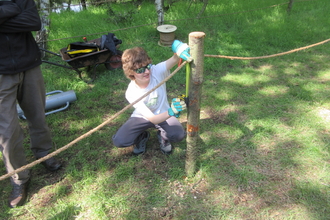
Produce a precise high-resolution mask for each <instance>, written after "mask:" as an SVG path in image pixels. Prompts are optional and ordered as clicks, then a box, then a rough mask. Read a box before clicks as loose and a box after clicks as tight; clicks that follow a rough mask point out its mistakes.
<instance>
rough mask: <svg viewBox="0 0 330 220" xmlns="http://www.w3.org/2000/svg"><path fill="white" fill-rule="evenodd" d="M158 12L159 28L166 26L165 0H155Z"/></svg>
mask: <svg viewBox="0 0 330 220" xmlns="http://www.w3.org/2000/svg"><path fill="white" fill-rule="evenodd" d="M155 5H156V12H157V14H158V26H159V25H163V24H164V0H155Z"/></svg>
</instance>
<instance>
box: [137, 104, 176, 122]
mask: <svg viewBox="0 0 330 220" xmlns="http://www.w3.org/2000/svg"><path fill="white" fill-rule="evenodd" d="M134 107H135V109H136V110H137V111H138V112H139V113H140V114H141V115H143V117H145V118H146V119H148V120H149V121H150V122H151V123H153V124H155V125H156V124H159V123H161V122H163V121H166V120H167V119H168V118H169V117H171V116H170V115H169V114H168V112H163V113H161V114H158V115H155V114H154V113H153V112H152V111H151V110H150V109H149V108H148V107H147V106H146V105H145V104H144V103H143V102H139V103H137V104H135V105H134Z"/></svg>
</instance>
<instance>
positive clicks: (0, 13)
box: [0, 0, 41, 74]
mask: <svg viewBox="0 0 330 220" xmlns="http://www.w3.org/2000/svg"><path fill="white" fill-rule="evenodd" d="M40 28H41V21H40V16H39V14H38V10H37V8H36V5H35V3H34V0H0V74H15V73H19V72H23V71H26V70H29V69H32V68H34V67H36V66H38V65H40V64H41V59H40V50H39V47H38V45H37V43H36V42H35V40H34V37H33V35H32V33H31V31H38V30H40Z"/></svg>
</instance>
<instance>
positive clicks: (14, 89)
mask: <svg viewBox="0 0 330 220" xmlns="http://www.w3.org/2000/svg"><path fill="white" fill-rule="evenodd" d="M17 102H18V103H19V105H20V107H21V108H22V110H23V112H24V115H25V117H26V119H27V121H28V127H29V133H30V140H31V150H32V152H33V154H34V156H35V157H36V158H40V157H44V156H46V155H47V154H48V152H49V150H50V149H51V148H52V140H51V135H50V131H49V128H48V126H47V124H46V119H45V87H44V80H43V76H42V73H41V70H40V67H39V66H38V67H35V68H33V69H30V70H28V71H25V72H21V73H17V74H13V75H0V150H1V152H2V156H3V161H4V164H5V166H6V169H7V171H8V172H12V171H14V170H15V169H18V168H20V167H22V166H24V165H26V164H27V161H26V157H25V153H24V149H23V139H24V132H23V130H22V128H21V126H20V124H19V119H18V115H17V107H16V104H17ZM29 177H30V174H29V170H25V171H22V172H20V173H18V174H15V175H13V176H12V177H11V181H12V182H14V183H16V184H22V183H25V182H26V181H27V180H28V179H29Z"/></svg>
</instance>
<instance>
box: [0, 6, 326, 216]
mask: <svg viewBox="0 0 330 220" xmlns="http://www.w3.org/2000/svg"><path fill="white" fill-rule="evenodd" d="M281 3H283V2H281V1H279V0H270V1H262V2H260V1H256V0H251V1H227V0H225V1H221V2H218V1H215V0H212V1H209V5H208V6H207V9H206V11H205V12H204V14H203V16H202V17H201V18H199V19H195V17H194V16H195V15H197V14H198V12H199V10H200V9H201V7H202V4H201V3H197V2H196V3H194V4H192V5H191V7H190V8H189V10H188V6H189V3H188V2H187V1H180V2H177V3H174V5H173V6H172V7H170V9H169V10H168V11H167V13H166V15H165V19H166V20H172V21H170V22H167V23H170V24H173V25H176V26H177V27H178V29H177V31H176V38H178V39H180V40H182V41H184V42H188V34H189V33H190V32H193V31H203V32H205V33H206V37H205V43H204V46H205V54H213V55H218V54H220V55H228V56H248V57H249V56H251V57H254V56H263V55H270V54H275V53H280V52H284V51H288V50H292V49H295V48H299V47H303V46H307V45H310V44H314V43H317V42H320V41H323V40H325V39H328V38H329V30H328V27H329V25H330V21H329V19H328V12H329V7H330V6H329V4H328V2H327V0H319V1H300V2H299V1H295V3H294V5H293V9H292V11H291V13H290V15H288V14H287V12H286V7H287V5H286V4H281ZM278 4H281V5H278ZM273 5H277V6H274V7H268V6H273ZM111 7H112V8H113V10H114V11H115V12H118V13H124V12H125V11H127V10H131V9H136V10H137V13H134V14H133V15H132V16H133V18H132V20H130V21H127V22H123V23H120V22H117V23H113V22H111V19H109V15H108V14H107V10H106V7H105V6H104V7H98V8H92V7H90V8H89V9H88V10H87V11H83V12H78V13H74V12H64V13H61V14H51V19H52V22H51V32H50V36H49V37H50V40H53V41H50V42H49V49H50V50H51V51H59V50H60V49H61V48H63V47H65V46H66V45H67V44H69V43H70V42H75V41H81V38H82V37H81V36H87V37H88V39H94V38H99V37H100V36H101V35H102V34H104V33H107V32H113V33H115V34H116V36H117V37H118V38H119V39H122V40H123V44H122V45H121V48H120V49H121V50H124V49H126V48H131V47H133V46H142V47H144V48H145V49H146V50H147V51H148V52H149V55H150V56H151V57H152V59H153V62H154V63H157V62H160V61H162V60H164V59H166V58H168V57H170V56H171V55H172V52H171V50H170V48H167V47H160V46H158V41H159V33H157V31H156V24H155V23H156V22H157V18H156V14H155V12H154V4H152V3H148V2H145V3H143V4H142V5H140V6H139V7H136V8H135V7H134V6H133V4H131V3H126V4H114V3H112V4H111ZM252 9H260V10H252ZM238 12H240V13H238ZM243 12H244V13H243ZM95 24H96V25H95ZM144 24H148V25H145V26H140V25H144ZM136 26H139V27H136ZM129 27H133V28H129ZM58 39H60V40H58ZM329 51H330V47H329V44H324V45H321V46H317V47H314V48H311V49H308V50H304V51H300V52H297V53H293V54H289V55H285V56H279V57H275V58H270V59H261V60H229V59H218V58H207V57H205V59H204V62H205V63H204V82H203V91H202V103H201V120H200V130H199V136H200V138H199V140H198V158H197V161H196V164H197V170H196V173H195V175H194V176H192V177H187V176H186V173H185V153H186V151H185V149H186V141H183V142H181V143H175V144H174V146H175V150H174V152H173V154H172V155H171V156H169V157H166V156H164V155H163V154H161V152H160V150H159V146H158V141H157V137H156V132H155V131H153V130H151V139H150V140H149V142H148V151H147V152H146V154H145V155H143V156H139V157H132V156H131V151H132V149H131V148H128V149H117V148H116V147H114V146H113V144H112V141H111V137H112V135H113V134H114V133H115V132H116V130H117V129H118V128H119V127H120V125H121V124H123V123H124V122H125V121H126V120H127V118H128V117H129V116H130V113H131V112H132V110H129V111H127V112H125V113H124V114H122V115H120V116H119V117H118V118H117V119H115V120H114V121H112V122H110V123H109V124H108V125H106V126H104V127H103V128H102V129H100V130H99V131H97V132H95V133H93V134H92V135H90V136H88V137H87V138H85V139H83V140H82V141H80V142H78V143H77V144H75V145H73V146H72V147H71V148H69V149H68V150H66V151H65V152H63V153H61V154H59V155H58V158H59V159H60V160H61V161H63V168H62V169H61V170H60V171H58V172H55V173H48V172H47V171H45V170H44V169H43V167H42V166H41V165H37V166H35V167H33V168H32V183H31V186H30V191H29V197H28V201H27V203H26V204H25V205H24V206H22V207H19V208H16V209H9V208H7V205H6V201H7V197H8V195H9V193H10V190H11V187H10V183H9V181H2V182H1V183H0V190H1V192H2V194H1V195H0V197H1V199H0V206H1V210H3V211H2V212H1V213H0V219H226V220H227V219H285V220H286V219H297V220H298V219H299V220H300V219H315V220H321V219H324V220H326V219H329V216H330V212H329V210H330V209H329V208H330V204H329V202H330V193H329V184H330V178H329V175H328V174H329V168H330V167H329V161H330V156H329V141H330V138H329V134H330V132H329V131H330V126H329V120H330V110H329V109H330V102H329V98H328V94H329V88H330V86H329V84H330V81H329V80H330V64H329V62H328V61H329V58H330V57H329ZM48 59H49V60H52V61H57V60H58V58H57V57H52V56H50V57H48ZM42 69H43V73H44V77H45V83H46V88H47V91H53V90H63V91H67V90H74V91H75V93H76V95H77V101H76V102H74V103H72V104H71V105H70V107H69V109H68V110H66V111H63V112H59V113H55V114H51V115H48V116H47V121H48V123H49V126H50V128H51V131H52V135H53V142H54V150H55V149H58V148H60V147H62V146H64V145H66V144H68V143H69V142H71V141H72V140H74V139H76V138H77V137H79V136H80V135H82V134H84V133H86V132H88V131H90V130H91V129H93V128H95V127H96V126H98V125H99V124H101V123H102V122H104V121H105V120H106V119H108V118H109V117H111V116H112V115H113V114H115V113H116V112H118V111H119V110H121V109H122V108H124V107H125V106H126V105H127V101H126V100H125V98H124V93H125V90H126V87H127V84H128V80H127V79H126V78H125V77H124V75H123V73H122V70H114V71H109V70H107V69H106V68H105V67H104V66H103V65H100V66H99V67H97V79H96V80H95V81H94V82H93V83H90V84H86V83H85V82H83V81H82V80H80V79H79V78H78V76H77V74H76V73H75V72H74V71H71V70H67V69H64V68H60V67H57V66H53V65H49V64H43V65H42ZM183 69H184V68H183ZM82 70H83V75H84V77H85V79H89V77H90V75H89V74H88V73H87V68H86V69H82ZM167 88H168V94H169V97H175V96H177V95H179V94H182V93H184V92H185V73H184V70H180V72H179V73H178V74H176V75H175V76H174V77H173V79H171V80H170V81H169V82H168V83H167ZM180 121H181V122H182V123H183V125H184V126H186V114H183V115H182V117H180ZM21 123H22V126H23V128H26V127H27V124H26V122H25V121H21ZM27 137H28V135H27ZM28 141H29V139H28V138H27V139H26V142H25V146H26V153H27V158H28V161H29V162H32V161H33V155H32V153H31V152H30V151H29V150H28V146H29V143H28ZM0 171H1V173H3V174H5V173H6V172H5V168H4V167H3V166H1V167H0Z"/></svg>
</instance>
